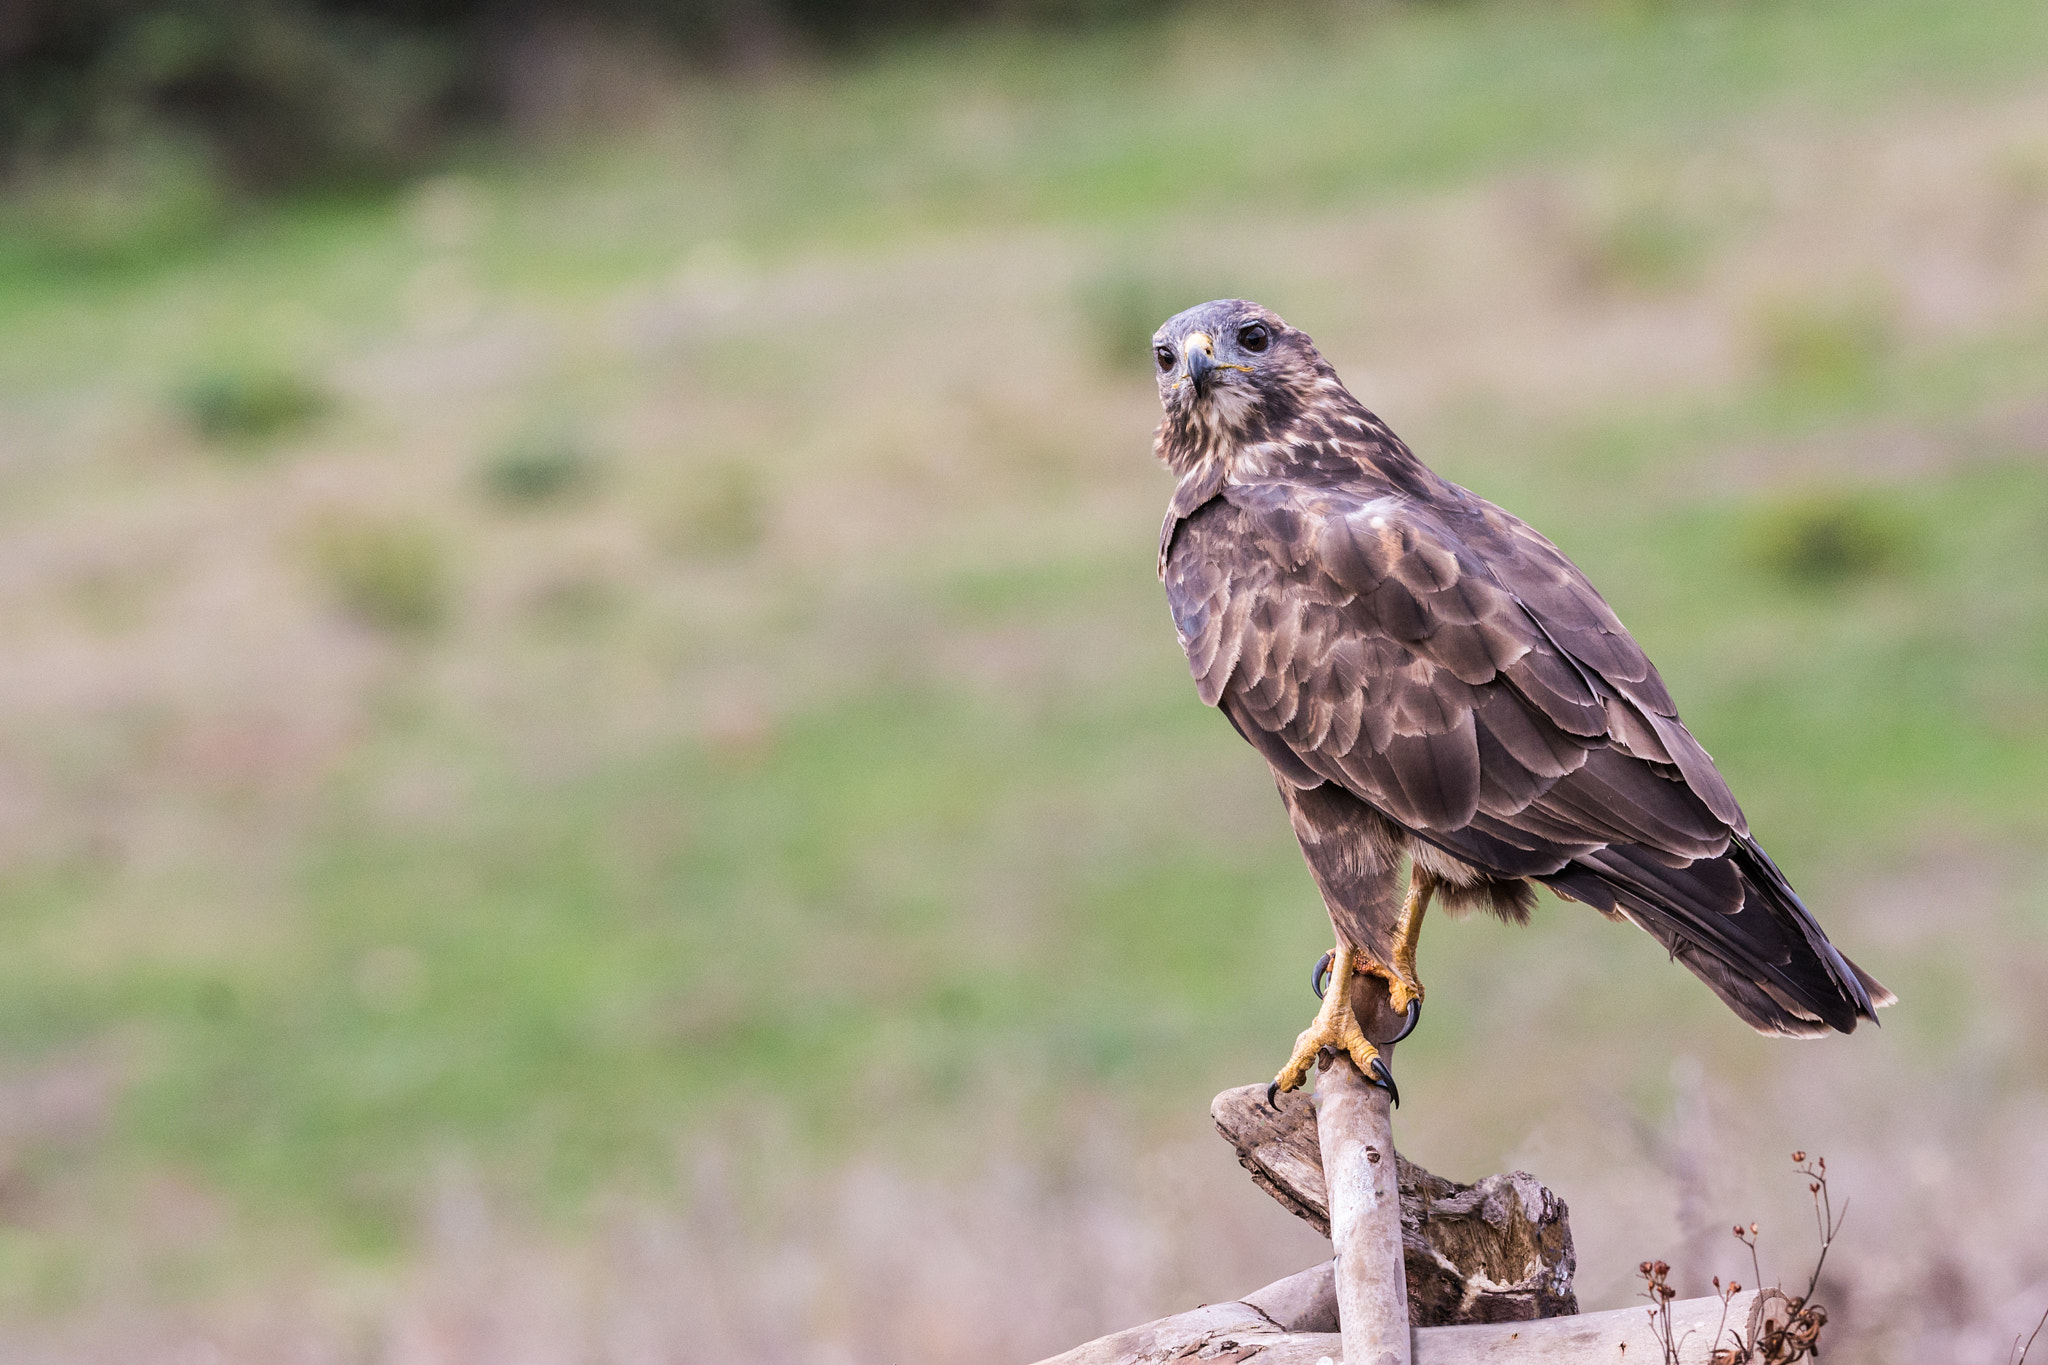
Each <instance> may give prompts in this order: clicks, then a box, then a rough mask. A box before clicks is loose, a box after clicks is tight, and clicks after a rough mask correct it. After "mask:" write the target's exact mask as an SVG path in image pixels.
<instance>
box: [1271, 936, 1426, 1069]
mask: <svg viewBox="0 0 2048 1365" xmlns="http://www.w3.org/2000/svg"><path fill="white" fill-rule="evenodd" d="M1337 964H1338V970H1335V971H1333V972H1332V973H1331V980H1330V984H1329V988H1328V989H1327V990H1326V991H1324V993H1323V1007H1322V1009H1321V1010H1319V1011H1317V1013H1316V1021H1315V1022H1314V1023H1313V1024H1310V1025H1309V1026H1308V1028H1307V1029H1306V1030H1304V1031H1303V1033H1302V1035H1301V1036H1300V1037H1299V1038H1297V1039H1295V1040H1294V1055H1293V1056H1292V1057H1290V1058H1288V1059H1287V1065H1286V1066H1284V1067H1282V1068H1281V1069H1280V1074H1279V1075H1278V1076H1276V1077H1274V1078H1273V1084H1272V1085H1270V1086H1268V1087H1267V1091H1266V1093H1267V1098H1268V1099H1269V1100H1270V1099H1271V1098H1272V1096H1273V1095H1274V1094H1275V1093H1277V1092H1279V1091H1282V1090H1294V1089H1298V1088H1299V1087H1300V1085H1301V1083H1302V1082H1303V1081H1304V1080H1306V1079H1307V1078H1308V1072H1309V1068H1310V1067H1312V1066H1314V1065H1315V1064H1316V1056H1317V1054H1318V1053H1320V1052H1321V1051H1322V1050H1323V1049H1324V1048H1326V1047H1331V1048H1341V1049H1343V1050H1344V1051H1345V1052H1346V1053H1348V1054H1349V1055H1350V1057H1351V1060H1352V1061H1353V1062H1355V1063H1357V1065H1358V1070H1359V1073H1360V1074H1361V1075H1363V1076H1364V1077H1365V1078H1366V1079H1367V1080H1368V1081H1370V1082H1372V1083H1373V1084H1374V1085H1377V1086H1381V1087H1382V1088H1384V1089H1385V1090H1386V1091H1387V1092H1388V1093H1390V1094H1392V1095H1394V1096H1395V1102H1396V1103H1399V1095H1400V1092H1399V1091H1397V1090H1395V1089H1394V1077H1393V1075H1392V1073H1391V1072H1389V1071H1388V1070H1387V1064H1386V1062H1385V1061H1384V1060H1383V1059H1382V1058H1381V1057H1380V1050H1379V1049H1378V1048H1376V1047H1374V1046H1373V1044H1372V1040H1371V1039H1370V1038H1367V1037H1366V1036H1365V1030H1364V1029H1362V1028H1360V1027H1359V1026H1358V1016H1357V1014H1356V1013H1354V1012H1353V1011H1352V1008H1351V972H1350V970H1348V969H1349V968H1350V967H1351V965H1352V963H1351V961H1350V960H1348V959H1346V958H1345V957H1344V955H1343V954H1341V953H1340V954H1338V955H1337Z"/></svg>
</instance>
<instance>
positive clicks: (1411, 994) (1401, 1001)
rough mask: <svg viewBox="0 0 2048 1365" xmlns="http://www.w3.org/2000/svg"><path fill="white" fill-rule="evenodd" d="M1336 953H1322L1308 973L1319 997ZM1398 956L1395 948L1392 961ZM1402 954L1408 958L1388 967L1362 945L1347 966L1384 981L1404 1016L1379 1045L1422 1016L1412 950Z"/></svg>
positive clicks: (1405, 1033)
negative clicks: (1394, 1029)
mask: <svg viewBox="0 0 2048 1365" xmlns="http://www.w3.org/2000/svg"><path fill="white" fill-rule="evenodd" d="M1336 956H1337V955H1336V954H1335V953H1324V954H1323V955H1322V957H1321V958H1320V959H1319V960H1318V961H1317V962H1316V969H1315V971H1314V972H1313V973H1311V974H1310V976H1309V985H1310V986H1311V987H1313V988H1314V990H1315V993H1316V995H1317V997H1318V998H1319V999H1327V998H1328V995H1327V988H1326V987H1325V985H1324V981H1325V979H1326V978H1325V974H1326V973H1327V972H1328V971H1329V970H1330V964H1331V963H1332V962H1333V961H1334V960H1335V959H1336ZM1402 956H1403V954H1401V953H1400V952H1399V950H1396V952H1395V955H1394V960H1395V962H1396V963H1399V962H1401V959H1402ZM1406 957H1407V959H1408V960H1407V964H1406V965H1405V966H1398V965H1397V966H1393V967H1389V966H1387V965H1386V964H1385V963H1384V962H1381V961H1380V960H1379V959H1378V958H1376V957H1374V956H1373V955H1372V954H1371V953H1368V952H1366V951H1365V950H1364V949H1363V948H1360V949H1358V950H1357V951H1355V952H1354V953H1353V954H1352V955H1351V970H1352V971H1354V972H1356V973H1357V974H1358V975H1360V976H1376V977H1378V978H1379V979H1380V980H1382V981H1384V982H1386V983H1387V1002H1388V1003H1389V1004H1390V1005H1392V1006H1393V1007H1394V1008H1395V1009H1397V1010H1399V1011H1400V1012H1401V1013H1402V1014H1404V1015H1406V1016H1407V1018H1406V1020H1405V1021H1404V1022H1403V1023H1402V1025H1401V1031H1400V1032H1399V1033H1397V1034H1395V1035H1394V1036H1393V1037H1391V1038H1389V1039H1387V1040H1386V1043H1385V1044H1382V1046H1387V1045H1391V1044H1394V1043H1398V1042H1400V1041H1401V1040H1402V1039H1403V1038H1406V1037H1407V1036H1408V1035H1409V1034H1411V1033H1413V1032H1415V1025H1416V1024H1417V1023H1418V1022H1419V1021H1420V1020H1421V1018H1422V994H1423V992H1422V982H1420V981H1419V980H1417V979H1416V976H1415V954H1414V953H1412V952H1411V953H1408V954H1406Z"/></svg>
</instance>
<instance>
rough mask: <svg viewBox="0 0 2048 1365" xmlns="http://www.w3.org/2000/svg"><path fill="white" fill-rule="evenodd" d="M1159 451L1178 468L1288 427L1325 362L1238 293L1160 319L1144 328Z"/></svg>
mask: <svg viewBox="0 0 2048 1365" xmlns="http://www.w3.org/2000/svg"><path fill="white" fill-rule="evenodd" d="M1152 363H1153V365H1154V367H1155V368H1156V370H1157V372H1158V375H1157V377H1158V380H1159V402H1160V405H1161V406H1162V407H1163V408H1165V409H1166V417H1165V420H1164V421H1162V422H1161V423H1160V426H1159V453H1160V455H1161V456H1162V457H1163V458H1164V459H1165V460H1166V461H1167V463H1168V464H1170V465H1173V466H1175V467H1176V468H1177V469H1184V468H1186V467H1188V466H1190V465H1192V464H1194V463H1197V462H1199V461H1200V460H1202V459H1204V458H1206V457H1208V456H1210V455H1213V454H1217V453H1221V452H1223V451H1225V450H1227V449H1228V448H1229V447H1231V446H1235V445H1237V444H1239V443H1241V442H1246V441H1259V440H1263V439H1265V438H1266V437H1267V436H1269V435H1273V434H1277V433H1278V432H1279V431H1281V430H1282V429H1284V428H1286V427H1287V426H1289V425H1291V424H1292V422H1293V420H1294V419H1295V418H1296V417H1297V416H1299V415H1300V413H1301V411H1302V409H1303V407H1304V406H1306V405H1307V404H1308V402H1309V401H1310V400H1311V398H1312V397H1313V395H1314V392H1315V389H1316V386H1317V383H1318V381H1319V380H1320V379H1321V378H1323V377H1324V376H1325V375H1327V374H1328V373H1329V366H1328V365H1326V364H1325V363H1324V362H1323V358H1322V357H1321V356H1320V355H1318V354H1317V353H1316V348H1315V345H1314V343H1312V342H1311V341H1310V340H1309V339H1308V336H1307V334H1306V333H1303V332H1298V331H1296V330H1295V329H1294V328H1292V327H1289V326H1288V325H1287V323H1286V322H1285V321H1283V320H1282V319H1281V318H1280V316H1279V315H1278V314H1276V313H1274V312H1272V311H1271V310H1269V309H1266V308H1262V307H1260V306H1259V305H1258V304H1256V303H1251V302H1248V301H1246V300H1244V299H1218V300H1216V301H1215V302H1214V303H1204V304H1200V305H1198V306H1197V307H1194V308H1190V309H1188V310H1187V311H1186V312H1185V313H1179V314H1176V315H1175V316H1174V317H1171V318H1169V319H1167V322H1166V325H1165V326H1163V327H1161V328H1160V329H1159V330H1158V331H1157V332H1155V333H1153V334H1152Z"/></svg>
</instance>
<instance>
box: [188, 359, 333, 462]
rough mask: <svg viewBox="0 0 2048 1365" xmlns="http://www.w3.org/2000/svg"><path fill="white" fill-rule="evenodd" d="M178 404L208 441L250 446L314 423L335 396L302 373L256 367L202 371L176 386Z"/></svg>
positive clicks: (195, 429)
mask: <svg viewBox="0 0 2048 1365" xmlns="http://www.w3.org/2000/svg"><path fill="white" fill-rule="evenodd" d="M177 405H178V408H179V410H180V411H181V412H183V413H184V415H185V419H186V420H187V421H188V422H190V423H191V424H192V429H193V430H194V431H196V432H198V433H199V434H200V435H201V436H203V437H205V438H206V439H207V440H209V441H214V442H219V443H222V444H226V445H229V446H241V447H245V448H246V447H249V446H253V445H258V444H261V443H262V442H265V441H270V440H274V439H275V438H277V437H280V436H286V435H289V434H291V433H292V432H295V431H298V430H301V429H302V428H304V427H307V426H310V425H311V424H312V423H313V421H314V420H315V419H316V418H318V417H319V416H320V415H321V414H322V413H324V412H326V411H327V410H328V409H329V408H330V407H332V406H333V399H332V398H331V397H330V396H329V394H328V393H327V391H326V390H325V389H323V388H321V387H320V386H319V385H318V384H316V383H314V382H313V381H312V380H310V379H307V378H306V377H305V376H303V375H299V374H294V373H292V372H291V371H289V370H282V369H271V368H264V367H256V368H246V369H221V370H215V371H212V372H211V373H208V374H203V375H201V376H199V377H198V378H196V379H194V380H192V381H191V382H190V383H188V384H186V385H185V386H184V387H183V388H182V389H180V390H179V391H178V394H177Z"/></svg>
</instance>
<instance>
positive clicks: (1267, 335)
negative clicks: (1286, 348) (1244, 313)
mask: <svg viewBox="0 0 2048 1365" xmlns="http://www.w3.org/2000/svg"><path fill="white" fill-rule="evenodd" d="M1272 340H1273V334H1272V333H1271V332H1269V331H1267V330H1266V324H1265V323H1263V322H1253V323H1247V324H1246V325H1245V326H1243V327H1240V328H1238V329H1237V344H1238V345H1240V346H1242V347H1243V348H1244V349H1245V350H1247V351H1263V350H1265V349H1266V346H1267V344H1268V343H1270V342H1271V341H1272Z"/></svg>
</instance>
